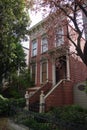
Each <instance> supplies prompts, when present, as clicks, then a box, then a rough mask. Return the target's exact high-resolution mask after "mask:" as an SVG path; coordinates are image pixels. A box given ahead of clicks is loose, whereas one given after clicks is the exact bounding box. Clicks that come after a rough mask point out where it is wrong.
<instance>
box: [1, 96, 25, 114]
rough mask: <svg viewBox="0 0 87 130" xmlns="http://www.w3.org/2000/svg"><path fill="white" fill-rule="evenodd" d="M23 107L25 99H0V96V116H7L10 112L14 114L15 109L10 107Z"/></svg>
mask: <svg viewBox="0 0 87 130" xmlns="http://www.w3.org/2000/svg"><path fill="white" fill-rule="evenodd" d="M14 106H15V107H16V108H17V107H18V108H21V109H22V108H24V107H25V99H24V98H19V99H5V100H3V99H1V98H0V116H9V115H10V114H11V113H12V114H16V110H14V109H12V107H14Z"/></svg>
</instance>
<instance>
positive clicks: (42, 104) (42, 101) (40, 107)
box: [39, 91, 45, 113]
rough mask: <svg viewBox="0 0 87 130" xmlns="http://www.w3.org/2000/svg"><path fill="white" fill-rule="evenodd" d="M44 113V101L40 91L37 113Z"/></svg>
mask: <svg viewBox="0 0 87 130" xmlns="http://www.w3.org/2000/svg"><path fill="white" fill-rule="evenodd" d="M44 111H45V99H44V93H43V91H41V95H40V106H39V112H40V113H43V112H44Z"/></svg>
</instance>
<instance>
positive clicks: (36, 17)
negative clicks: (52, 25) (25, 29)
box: [21, 12, 42, 48]
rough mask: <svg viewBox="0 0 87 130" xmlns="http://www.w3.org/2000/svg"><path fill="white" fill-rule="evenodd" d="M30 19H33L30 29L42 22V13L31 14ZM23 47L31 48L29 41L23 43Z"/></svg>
mask: <svg viewBox="0 0 87 130" xmlns="http://www.w3.org/2000/svg"><path fill="white" fill-rule="evenodd" d="M29 15H30V19H31V21H32V22H31V24H30V27H32V26H34V25H35V24H37V23H38V22H40V21H41V20H42V13H41V12H40V13H35V12H30V14H29ZM21 44H22V46H24V47H26V48H29V40H28V41H23V42H22V43H21Z"/></svg>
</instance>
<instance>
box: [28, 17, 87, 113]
mask: <svg viewBox="0 0 87 130" xmlns="http://www.w3.org/2000/svg"><path fill="white" fill-rule="evenodd" d="M46 22H47V19H45V20H42V21H41V22H39V23H38V24H36V25H34V26H33V27H31V28H30V30H29V35H30V51H29V68H30V71H31V75H32V79H33V82H34V84H35V86H34V87H33V88H30V89H29V90H28V91H29V95H30V98H29V105H30V106H29V107H30V109H33V107H35V105H36V104H38V103H39V102H40V98H39V97H40V94H41V92H42V91H43V93H44V104H45V111H48V110H49V109H50V108H52V107H56V106H63V105H69V104H73V103H74V98H73V88H74V86H75V85H76V84H78V83H79V82H82V81H85V79H86V78H87V68H86V66H85V65H84V64H83V63H82V61H81V59H80V58H79V57H78V56H76V54H75V48H74V46H73V45H72V44H71V43H70V42H69V40H68V39H67V38H66V36H65V34H66V26H62V24H60V25H56V26H55V25H54V26H55V27H53V26H51V27H50V28H49V29H47V28H46ZM70 29H71V30H72V31H71V32H74V29H73V28H72V27H70ZM72 38H74V39H75V40H76V35H75V37H72ZM82 43H83V45H84V39H83V38H82Z"/></svg>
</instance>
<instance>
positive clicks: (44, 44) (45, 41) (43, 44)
mask: <svg viewBox="0 0 87 130" xmlns="http://www.w3.org/2000/svg"><path fill="white" fill-rule="evenodd" d="M47 50H48V41H47V37H42V53H43V52H46V51H47Z"/></svg>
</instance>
